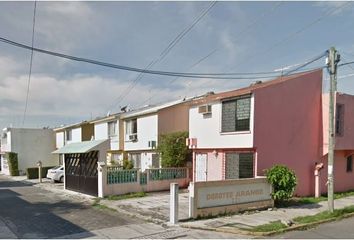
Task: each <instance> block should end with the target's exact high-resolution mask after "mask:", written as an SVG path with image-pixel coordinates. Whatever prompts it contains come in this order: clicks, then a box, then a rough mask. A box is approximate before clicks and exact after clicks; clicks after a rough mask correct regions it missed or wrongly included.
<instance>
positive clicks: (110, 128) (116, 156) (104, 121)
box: [90, 113, 124, 165]
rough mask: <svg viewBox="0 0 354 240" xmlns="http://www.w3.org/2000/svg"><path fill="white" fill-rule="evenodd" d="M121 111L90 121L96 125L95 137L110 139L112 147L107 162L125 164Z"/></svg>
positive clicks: (96, 138) (97, 138)
mask: <svg viewBox="0 0 354 240" xmlns="http://www.w3.org/2000/svg"><path fill="white" fill-rule="evenodd" d="M119 116H120V113H115V114H112V115H109V116H106V117H101V118H97V119H95V120H92V121H90V123H91V124H93V125H94V139H95V140H104V139H109V142H110V149H109V150H108V152H107V163H108V164H110V163H112V164H119V165H122V164H123V150H124V136H123V134H122V133H123V122H122V121H120V119H119Z"/></svg>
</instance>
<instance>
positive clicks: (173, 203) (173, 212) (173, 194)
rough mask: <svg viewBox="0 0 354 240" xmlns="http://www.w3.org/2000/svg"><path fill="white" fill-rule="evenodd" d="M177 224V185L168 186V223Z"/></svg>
mask: <svg viewBox="0 0 354 240" xmlns="http://www.w3.org/2000/svg"><path fill="white" fill-rule="evenodd" d="M177 222H178V183H171V184H170V223H171V224H176V223H177Z"/></svg>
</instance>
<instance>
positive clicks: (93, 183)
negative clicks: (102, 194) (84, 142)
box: [65, 151, 98, 196]
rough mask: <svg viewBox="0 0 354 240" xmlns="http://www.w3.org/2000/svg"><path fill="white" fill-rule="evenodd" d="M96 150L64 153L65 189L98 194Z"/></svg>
mask: <svg viewBox="0 0 354 240" xmlns="http://www.w3.org/2000/svg"><path fill="white" fill-rule="evenodd" d="M97 162H98V151H91V152H88V153H71V154H65V185H66V188H67V189H70V190H73V191H77V192H81V193H85V194H89V195H94V196H97V195H98V176H97V175H98V173H97Z"/></svg>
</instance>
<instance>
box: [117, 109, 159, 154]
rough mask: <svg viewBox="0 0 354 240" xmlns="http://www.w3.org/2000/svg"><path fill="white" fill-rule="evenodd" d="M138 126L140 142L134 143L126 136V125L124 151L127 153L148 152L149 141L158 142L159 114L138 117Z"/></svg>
mask: <svg viewBox="0 0 354 240" xmlns="http://www.w3.org/2000/svg"><path fill="white" fill-rule="evenodd" d="M137 125H138V130H137V134H138V141H136V142H132V141H129V139H127V136H126V135H125V128H126V124H125V123H124V133H123V134H124V150H126V151H132V150H148V149H150V148H149V145H148V144H149V141H156V142H157V114H154V115H150V116H144V117H138V119H137Z"/></svg>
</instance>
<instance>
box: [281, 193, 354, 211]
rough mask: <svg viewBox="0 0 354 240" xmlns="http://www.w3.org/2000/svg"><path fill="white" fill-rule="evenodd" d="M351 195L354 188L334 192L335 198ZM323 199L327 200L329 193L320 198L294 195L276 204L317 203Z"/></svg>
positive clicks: (283, 205) (286, 205)
mask: <svg viewBox="0 0 354 240" xmlns="http://www.w3.org/2000/svg"><path fill="white" fill-rule="evenodd" d="M349 196H354V190H350V191H347V192H339V193H335V194H334V199H339V198H344V197H349ZM322 201H327V195H326V194H325V195H322V196H320V197H319V198H315V197H302V198H297V197H293V198H292V199H290V200H288V201H283V202H277V203H276V206H277V207H280V208H282V207H290V206H299V205H304V204H315V203H319V202H322Z"/></svg>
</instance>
